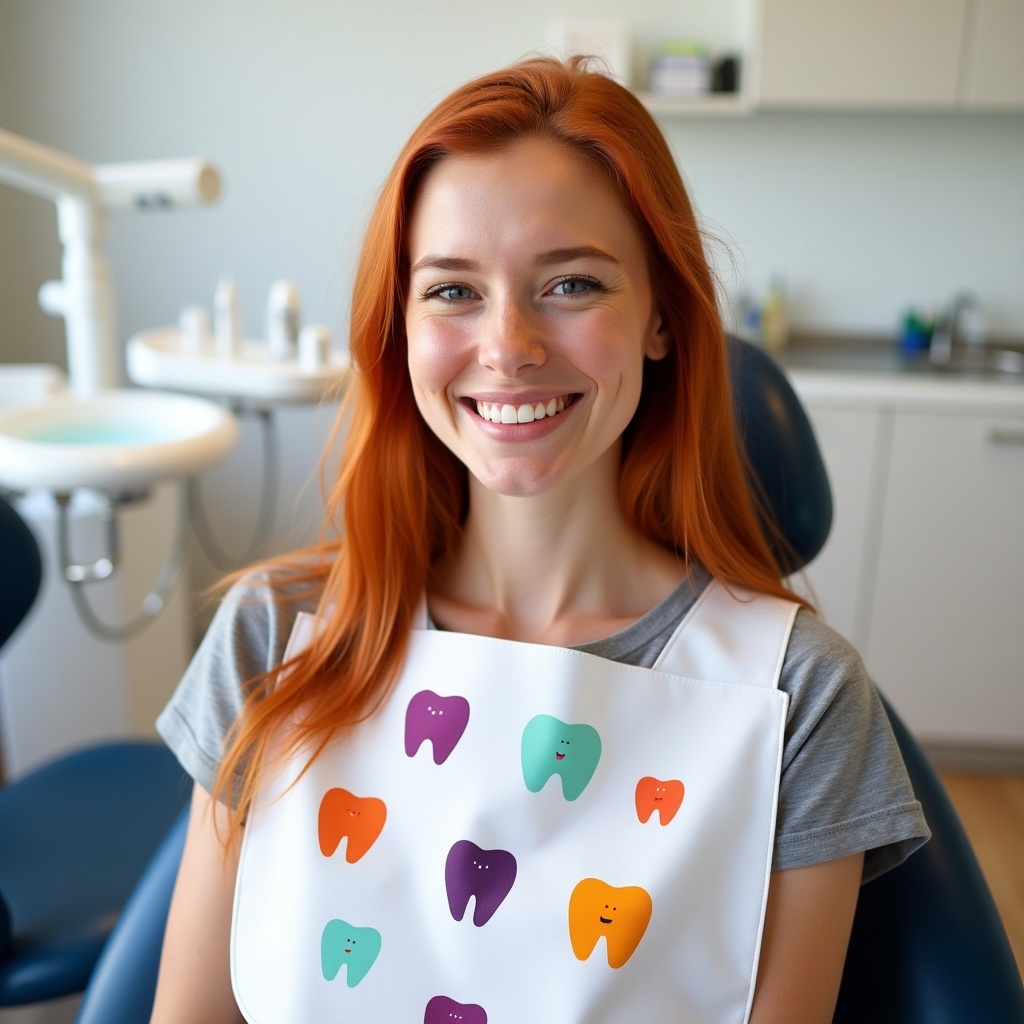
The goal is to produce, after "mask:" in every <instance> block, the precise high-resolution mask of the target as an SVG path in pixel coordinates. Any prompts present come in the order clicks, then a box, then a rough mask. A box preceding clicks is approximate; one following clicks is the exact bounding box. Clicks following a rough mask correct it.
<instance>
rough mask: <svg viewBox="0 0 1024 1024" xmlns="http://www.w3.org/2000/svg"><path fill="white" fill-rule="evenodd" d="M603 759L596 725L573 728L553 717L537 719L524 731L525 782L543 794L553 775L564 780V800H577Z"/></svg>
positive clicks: (537, 716)
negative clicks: (542, 791)
mask: <svg viewBox="0 0 1024 1024" xmlns="http://www.w3.org/2000/svg"><path fill="white" fill-rule="evenodd" d="M600 759H601V737H600V736H598V734H597V730H596V729H595V728H594V727H593V726H592V725H569V724H567V723H566V722H562V721H559V719H557V718H554V717H553V716H552V715H536V716H535V717H534V718H531V719H530V721H529V722H527V723H526V728H525V729H524V730H523V779H524V780H525V781H526V788H527V789H528V790H529V791H530V792H531V793H539V792H540V791H541V790H542V789H543V788H544V786H545V784H546V783H547V781H548V779H550V778H551V776H552V775H558V776H561V779H562V796H564V797H565V799H566V800H575V799H576V798H577V797H578V796H579V795H580V793H582V792H583V790H585V789H586V788H587V784H588V783H589V782H590V780H591V779H592V778H593V777H594V772H595V771H596V770H597V762H598V761H599V760H600Z"/></svg>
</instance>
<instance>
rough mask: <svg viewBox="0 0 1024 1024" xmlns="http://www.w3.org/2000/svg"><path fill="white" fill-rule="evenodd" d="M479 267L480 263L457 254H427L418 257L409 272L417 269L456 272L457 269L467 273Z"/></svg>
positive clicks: (414, 271)
mask: <svg viewBox="0 0 1024 1024" xmlns="http://www.w3.org/2000/svg"><path fill="white" fill-rule="evenodd" d="M479 269H480V264H479V263H476V262H475V261H474V260H465V259H462V258H461V257H459V256H435V255H433V254H428V255H426V256H424V257H422V258H421V259H418V260H417V261H416V262H415V263H414V264H413V265H412V268H411V270H410V273H412V274H415V273H416V271H417V270H450V271H454V272H456V273H457V272H459V271H463V272H466V273H469V272H471V271H474V270H479Z"/></svg>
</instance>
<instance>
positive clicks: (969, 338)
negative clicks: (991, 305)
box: [928, 292, 988, 366]
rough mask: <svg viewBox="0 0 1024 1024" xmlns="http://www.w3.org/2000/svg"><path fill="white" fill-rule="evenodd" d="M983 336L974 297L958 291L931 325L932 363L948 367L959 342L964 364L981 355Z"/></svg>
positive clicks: (981, 318) (984, 329)
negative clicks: (933, 328) (932, 325)
mask: <svg viewBox="0 0 1024 1024" xmlns="http://www.w3.org/2000/svg"><path fill="white" fill-rule="evenodd" d="M987 335H988V328H987V325H986V323H985V311H984V310H983V309H982V308H981V302H980V301H979V300H978V297H977V296H976V295H972V294H971V293H970V292H961V293H960V294H959V295H957V296H956V297H955V298H954V299H953V302H952V303H951V305H950V307H949V309H948V310H947V311H946V312H945V313H944V314H943V315H942V316H941V317H939V321H938V323H937V324H936V325H935V330H934V332H933V333H932V341H931V345H930V346H929V349H928V354H929V357H930V359H931V361H932V364H933V365H934V366H949V364H950V363H951V362H952V360H953V350H954V348H955V347H956V346H957V344H958V343H959V342H962V343H963V345H964V346H965V352H966V355H965V361H966V362H971V361H972V359H974V358H976V357H977V356H978V355H979V354H980V353H981V351H982V349H983V346H984V345H985V341H986V338H987Z"/></svg>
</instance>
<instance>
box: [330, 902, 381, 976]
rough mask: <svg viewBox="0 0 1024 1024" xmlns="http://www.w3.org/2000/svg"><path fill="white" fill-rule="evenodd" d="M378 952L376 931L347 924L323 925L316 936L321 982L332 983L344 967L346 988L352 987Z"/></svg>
mask: <svg viewBox="0 0 1024 1024" xmlns="http://www.w3.org/2000/svg"><path fill="white" fill-rule="evenodd" d="M379 952H380V932H379V931H377V929H376V928H355V927H353V926H352V925H350V924H349V923H348V922H347V921H341V920H338V919H335V920H333V921H328V922H327V927H326V928H324V933H323V935H322V936H321V937H320V967H321V969H322V970H323V973H324V980H325V981H334V979H335V978H336V977H337V976H338V972H339V971H340V970H341V969H342V967H344V968H345V980H346V981H347V982H348V987H349V988H355V987H356V985H358V984H359V982H361V981H362V980H363V978H365V977H366V975H367V974H368V973H369V970H370V968H371V967H372V966H373V963H374V961H375V960H376V959H377V954H378V953H379Z"/></svg>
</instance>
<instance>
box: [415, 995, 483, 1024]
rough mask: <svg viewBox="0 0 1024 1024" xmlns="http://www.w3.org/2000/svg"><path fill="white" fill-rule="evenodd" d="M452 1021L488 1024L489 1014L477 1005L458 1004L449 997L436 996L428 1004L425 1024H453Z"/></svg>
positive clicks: (464, 1023)
mask: <svg viewBox="0 0 1024 1024" xmlns="http://www.w3.org/2000/svg"><path fill="white" fill-rule="evenodd" d="M452 1021H462V1022H463V1024H487V1014H486V1013H485V1012H484V1008H483V1007H482V1006H478V1005H477V1004H476V1003H457V1002H456V1001H455V1000H454V999H449V998H448V996H434V998H433V999H431V1000H430V1002H429V1003H427V1009H426V1011H425V1012H424V1014H423V1024H451V1022H452Z"/></svg>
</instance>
